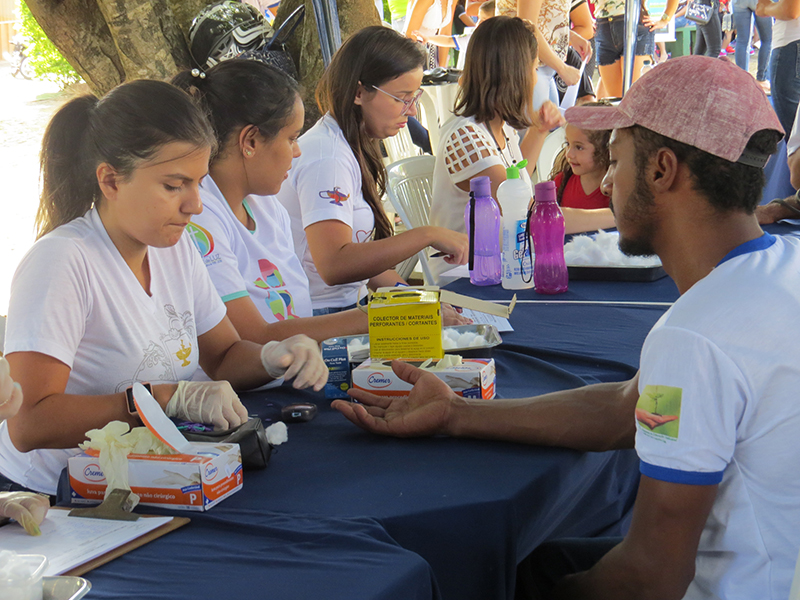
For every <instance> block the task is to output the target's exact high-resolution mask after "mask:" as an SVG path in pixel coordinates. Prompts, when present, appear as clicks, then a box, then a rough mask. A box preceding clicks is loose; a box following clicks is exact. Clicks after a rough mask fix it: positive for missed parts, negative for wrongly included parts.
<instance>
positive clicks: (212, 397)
mask: <svg viewBox="0 0 800 600" xmlns="http://www.w3.org/2000/svg"><path fill="white" fill-rule="evenodd" d="M164 412H166V414H167V416H168V417H178V418H180V419H186V420H187V421H191V422H193V423H205V424H206V425H213V426H214V429H230V428H232V427H238V426H239V425H241V424H242V423H244V422H245V421H247V409H246V408H245V407H244V405H243V404H242V402H241V401H240V400H239V396H237V395H236V392H234V391H233V388H232V387H231V384H230V383H228V382H227V381H180V382H178V389H177V390H175V393H174V394H173V395H172V398H170V399H169V402H168V403H167V408H166V410H165V411H164Z"/></svg>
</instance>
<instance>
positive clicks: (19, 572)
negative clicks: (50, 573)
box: [0, 550, 47, 600]
mask: <svg viewBox="0 0 800 600" xmlns="http://www.w3.org/2000/svg"><path fill="white" fill-rule="evenodd" d="M46 567H47V559H46V558H45V557H44V556H42V555H40V554H17V553H16V552H11V551H9V550H0V590H2V597H3V600H42V573H43V572H44V570H45V568H46Z"/></svg>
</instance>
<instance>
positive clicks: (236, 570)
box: [85, 490, 439, 600]
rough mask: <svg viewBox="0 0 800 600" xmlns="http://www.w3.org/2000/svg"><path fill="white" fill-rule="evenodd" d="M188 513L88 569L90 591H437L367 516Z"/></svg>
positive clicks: (153, 598)
mask: <svg viewBox="0 0 800 600" xmlns="http://www.w3.org/2000/svg"><path fill="white" fill-rule="evenodd" d="M251 491H252V490H251ZM158 512H159V513H160V514H163V513H164V511H158ZM175 514H177V513H175ZM183 516H185V515H183ZM189 516H191V518H192V522H191V523H189V524H188V525H185V526H184V527H183V528H181V529H178V530H177V531H174V532H172V533H170V534H167V535H165V536H163V537H160V538H158V539H156V540H155V541H153V542H150V543H149V544H147V545H146V546H143V547H141V548H138V549H136V550H134V551H132V552H129V553H128V554H125V555H124V556H122V557H120V558H118V559H116V560H114V561H112V562H110V563H108V564H106V565H104V566H102V567H100V568H98V569H95V570H94V571H92V572H90V573H88V574H87V575H85V577H86V578H88V579H89V580H90V581H91V583H92V590H91V592H90V594H89V596H88V598H98V599H99V598H108V599H123V598H124V599H126V600H134V599H135V600H178V599H181V598H186V599H192V600H195V599H208V600H212V599H214V600H242V599H248V600H249V599H255V598H265V599H266V598H268V599H269V600H284V599H285V600H300V599H307V598H326V599H330V598H334V599H340V600H353V599H365V600H368V599H369V600H371V599H380V600H396V599H397V598H403V599H406V598H408V599H410V600H430V599H431V598H438V597H439V596H438V591H437V590H436V584H435V581H434V578H433V573H432V571H431V568H430V566H429V565H428V564H427V563H426V562H425V561H424V560H423V559H422V558H421V557H420V556H418V555H417V554H415V553H413V552H410V551H409V550H405V549H403V548H402V547H400V546H399V545H398V544H397V542H395V541H394V540H392V539H391V538H390V537H389V535H388V534H386V532H385V531H384V530H383V528H382V527H381V526H380V525H379V524H378V523H377V522H375V521H373V520H371V519H348V520H347V521H341V520H338V519H326V518H320V517H313V518H308V517H303V516H302V515H295V514H277V513H271V512H269V511H265V510H254V511H247V510H239V511H237V512H236V513H235V514H232V513H230V512H229V513H228V514H226V515H224V516H222V515H219V514H217V512H216V511H214V510H212V511H211V512H209V513H208V514H205V515H189Z"/></svg>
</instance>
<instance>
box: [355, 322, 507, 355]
mask: <svg viewBox="0 0 800 600" xmlns="http://www.w3.org/2000/svg"><path fill="white" fill-rule="evenodd" d="M444 329H454V330H456V331H457V332H458V333H459V335H460V334H463V333H467V332H470V333H472V332H474V333H477V334H478V335H480V336H481V337H483V339H485V340H486V344H484V345H481V346H470V347H468V348H448V349H446V350H445V352H446V353H449V354H461V355H462V356H481V357H485V356H487V350H489V349H490V348H494V347H495V346H498V345H500V344H502V343H503V340H502V338H501V337H500V333H499V332H498V331H497V327H495V326H494V325H485V324H477V323H473V324H472V325H456V326H453V327H445V328H444ZM340 339H341V340H343V341H344V342H345V343H346V344H347V345H348V347H349V345H350V341H351V340H356V339H357V340H359V341H361V343H362V344H364V348H363V350H359V351H358V352H350V353H349V354H350V360H351V361H352V362H364V361H365V360H367V359H368V358H369V335H348V336H342V337H341V338H340Z"/></svg>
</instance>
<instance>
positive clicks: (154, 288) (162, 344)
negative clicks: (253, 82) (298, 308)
mask: <svg viewBox="0 0 800 600" xmlns="http://www.w3.org/2000/svg"><path fill="white" fill-rule="evenodd" d="M214 145H215V140H214V134H213V132H212V131H211V128H210V127H209V125H208V122H207V121H206V119H205V118H204V116H203V114H202V113H201V112H200V111H199V110H198V109H197V107H196V106H195V105H194V104H193V103H192V101H191V99H190V98H189V97H188V96H187V95H186V94H185V93H184V92H182V91H180V90H178V89H177V88H175V87H174V86H171V85H169V84H168V83H164V82H158V81H147V80H141V81H133V82H130V83H126V84H123V85H121V86H119V87H118V88H116V89H114V90H113V91H111V92H110V93H109V94H108V95H106V96H105V97H104V98H103V99H101V100H98V99H97V98H95V97H93V96H84V97H82V98H77V99H75V100H72V101H70V102H68V103H67V104H66V105H64V106H63V107H62V108H61V109H60V110H59V111H58V112H57V113H56V114H55V115H54V116H53V118H52V120H51V122H50V124H49V125H48V128H47V131H46V132H45V136H44V141H43V145H42V153H41V170H42V180H43V191H42V198H41V201H40V206H39V213H38V217H37V222H38V227H39V236H40V237H39V239H38V240H37V242H36V243H35V244H34V245H33V247H32V248H31V250H30V251H29V252H28V253H27V254H26V255H25V257H24V258H23V259H22V262H21V263H20V265H19V267H18V269H17V272H16V274H15V276H14V280H13V282H12V287H11V299H10V303H9V310H8V325H7V331H6V340H5V348H6V353H7V355H6V357H7V359H8V363H9V365H10V368H11V375H12V376H13V378H14V379H15V380H16V381H17V382H18V383H19V384H20V385H21V387H22V391H23V401H22V406H21V408H20V410H19V412H18V413H17V415H16V416H14V417H13V418H11V419H9V420H7V421H5V422H3V423H2V424H0V475H2V476H0V484H3V483H7V482H8V480H11V482H14V483H16V484H18V485H21V486H23V487H25V488H29V489H33V490H35V491H39V492H45V493H47V494H54V493H55V491H56V483H57V481H58V477H59V474H60V472H61V470H62V469H63V468H64V467H65V466H66V464H67V459H68V458H69V457H70V456H71V455H73V454H75V453H76V452H77V446H78V444H79V443H80V442H82V441H84V439H85V437H86V436H85V434H86V432H87V431H89V430H91V429H98V428H102V427H104V426H105V425H107V424H108V423H109V422H111V421H124V422H126V423H128V424H130V425H131V426H135V425H139V424H141V423H140V421H139V417H138V415H137V414H136V407H135V405H133V404H132V403H131V402H130V397H131V395H132V394H131V392H130V388H131V386H132V385H133V384H134V383H137V382H140V383H147V384H148V385H150V386H151V390H152V395H153V396H154V397H155V399H156V401H157V402H158V403H159V404H160V405H161V407H162V408H163V409H164V411H165V412H166V414H167V415H168V416H170V417H178V418H181V419H184V420H189V421H196V422H203V423H209V424H213V425H214V426H215V427H216V428H220V429H226V428H228V427H232V426H236V425H239V424H241V423H242V422H244V421H245V420H246V419H247V410H246V409H245V408H244V406H242V404H241V402H240V401H239V398H238V396H237V395H236V393H235V392H234V391H233V390H234V388H235V389H248V388H253V387H256V386H259V385H263V384H264V383H267V382H268V381H270V380H272V379H276V378H279V377H281V376H284V375H285V376H286V377H287V378H290V377H292V376H294V375H297V378H296V379H295V386H296V387H304V386H307V385H313V386H314V387H315V388H316V389H319V388H321V387H322V385H324V382H325V380H326V379H327V369H326V368H325V365H324V363H323V362H322V359H321V356H320V355H319V349H318V347H317V345H316V343H315V342H313V341H312V340H310V339H309V338H307V337H305V336H295V337H293V338H289V339H287V340H286V341H284V342H281V343H278V342H272V345H270V344H267V345H265V346H263V347H262V346H259V345H257V344H253V343H252V342H248V341H243V340H241V339H240V338H239V336H238V334H237V333H236V330H235V329H234V327H233V325H232V324H231V322H230V320H229V319H228V318H227V316H226V314H225V312H226V311H225V305H224V304H223V303H222V301H221V300H220V298H219V296H218V295H217V293H216V290H215V289H214V286H213V284H212V283H211V280H210V278H209V276H208V272H207V271H206V269H205V267H204V266H203V264H202V261H201V260H200V257H199V256H198V255H197V251H196V250H195V249H194V247H193V246H192V242H191V240H190V239H189V238H188V237H187V236H184V235H183V232H184V229H185V228H186V226H187V225H188V223H189V220H190V218H191V217H192V216H194V215H197V214H199V213H200V212H201V210H202V204H201V201H200V195H199V191H198V190H199V185H200V182H201V180H202V179H203V178H204V177H205V175H206V173H207V171H208V160H209V156H210V154H211V151H212V148H213V147H214ZM198 366H202V368H203V370H204V371H205V372H206V373H207V374H208V375H209V376H210V377H212V379H215V380H217V381H211V382H192V381H189V380H190V379H191V378H192V376H193V375H194V373H195V371H196V370H197V368H198Z"/></svg>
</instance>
